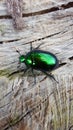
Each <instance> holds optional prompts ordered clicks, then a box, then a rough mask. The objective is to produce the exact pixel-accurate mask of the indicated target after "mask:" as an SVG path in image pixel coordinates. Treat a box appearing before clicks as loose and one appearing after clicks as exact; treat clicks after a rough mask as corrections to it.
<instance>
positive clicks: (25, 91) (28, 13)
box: [0, 0, 73, 130]
mask: <svg viewBox="0 0 73 130" xmlns="http://www.w3.org/2000/svg"><path fill="white" fill-rule="evenodd" d="M22 14H23V23H24V26H25V27H24V28H23V29H22V30H16V29H15V28H14V26H13V19H12V18H11V16H10V15H9V14H8V11H7V4H6V1H5V0H0V130H72V129H73V0H46V1H45V0H35V1H34V0H33V1H30V0H24V1H23V12H22ZM12 15H13V14H12ZM30 43H32V45H33V47H34V48H35V47H37V46H38V45H39V44H41V43H42V45H41V46H40V49H42V50H47V51H51V52H53V53H54V54H55V55H56V56H57V57H58V59H59V64H60V67H59V68H58V69H57V70H55V71H53V72H52V73H53V74H54V76H55V78H56V79H57V80H58V81H59V84H57V83H56V82H55V81H53V80H51V79H50V78H49V77H45V75H44V74H43V73H41V72H39V73H37V72H35V73H36V75H37V78H36V79H37V83H36V84H35V85H34V86H33V81H34V78H33V76H32V74H30V72H28V73H27V74H25V75H24V74H23V72H21V70H22V68H24V69H25V66H24V65H21V66H20V68H18V67H17V66H18V62H19V54H18V53H17V52H16V49H18V50H20V53H21V54H26V53H27V52H28V51H30Z"/></svg>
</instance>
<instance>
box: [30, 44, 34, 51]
mask: <svg viewBox="0 0 73 130" xmlns="http://www.w3.org/2000/svg"><path fill="white" fill-rule="evenodd" d="M32 50H33V47H32V43H30V51H32Z"/></svg>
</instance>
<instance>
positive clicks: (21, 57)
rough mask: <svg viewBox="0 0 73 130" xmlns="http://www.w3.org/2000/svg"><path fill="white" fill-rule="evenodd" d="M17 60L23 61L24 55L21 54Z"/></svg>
mask: <svg viewBox="0 0 73 130" xmlns="http://www.w3.org/2000/svg"><path fill="white" fill-rule="evenodd" d="M19 61H20V62H21V63H22V62H24V61H25V56H24V55H21V56H20V58H19Z"/></svg>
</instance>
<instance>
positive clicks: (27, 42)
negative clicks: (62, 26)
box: [25, 32, 61, 45]
mask: <svg viewBox="0 0 73 130" xmlns="http://www.w3.org/2000/svg"><path fill="white" fill-rule="evenodd" d="M60 33H61V32H57V33H54V34H51V35H48V36H46V37H42V38H39V39H36V40H33V41H30V42H27V43H25V44H29V43H33V42H36V41H41V40H44V39H46V38H49V37H53V36H55V35H58V34H60ZM41 45H43V44H41Z"/></svg>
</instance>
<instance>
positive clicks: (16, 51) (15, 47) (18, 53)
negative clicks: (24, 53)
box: [14, 47, 21, 56]
mask: <svg viewBox="0 0 73 130" xmlns="http://www.w3.org/2000/svg"><path fill="white" fill-rule="evenodd" d="M14 48H15V50H16V52H17V53H18V54H19V55H20V56H21V54H20V51H19V50H18V49H16V47H14Z"/></svg>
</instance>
